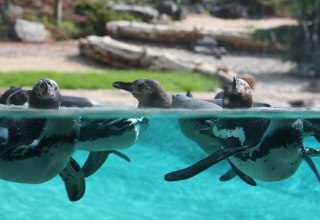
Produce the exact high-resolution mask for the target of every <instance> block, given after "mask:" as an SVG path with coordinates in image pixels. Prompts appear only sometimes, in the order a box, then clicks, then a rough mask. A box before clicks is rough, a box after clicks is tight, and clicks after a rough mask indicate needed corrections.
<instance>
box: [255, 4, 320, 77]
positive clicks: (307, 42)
mask: <svg viewBox="0 0 320 220" xmlns="http://www.w3.org/2000/svg"><path fill="white" fill-rule="evenodd" d="M269 2H271V3H273V4H277V5H286V6H287V7H288V8H289V9H290V12H291V15H292V16H293V17H294V18H296V19H297V20H298V22H299V24H298V25H297V26H295V27H290V28H287V32H285V31H281V32H280V33H278V34H276V36H277V39H276V40H277V41H278V42H280V43H281V44H282V45H283V50H282V57H283V58H284V59H285V60H292V61H294V62H297V64H298V73H301V74H303V75H308V76H320V62H319V60H320V0H306V1H299V0H295V1H289V0H270V1H269ZM282 29H285V28H282ZM279 30H281V29H278V31H279ZM269 31H276V30H269ZM269 33H276V32H269ZM267 35H268V34H267V33H266V32H265V33H263V34H262V32H261V31H260V33H259V32H256V34H255V36H256V37H258V38H260V39H261V37H262V39H263V37H266V36H267Z"/></svg>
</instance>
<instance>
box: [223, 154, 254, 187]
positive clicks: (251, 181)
mask: <svg viewBox="0 0 320 220" xmlns="http://www.w3.org/2000/svg"><path fill="white" fill-rule="evenodd" d="M228 162H229V164H230V165H231V167H232V169H233V171H234V172H235V173H236V174H237V175H238V176H239V177H240V179H242V180H243V181H244V182H245V183H247V184H249V185H250V186H256V185H257V183H256V181H255V180H254V179H253V178H252V177H250V176H248V175H247V174H245V173H243V172H242V171H241V170H240V169H239V168H238V167H236V166H235V165H234V164H233V163H232V162H231V161H230V160H228Z"/></svg>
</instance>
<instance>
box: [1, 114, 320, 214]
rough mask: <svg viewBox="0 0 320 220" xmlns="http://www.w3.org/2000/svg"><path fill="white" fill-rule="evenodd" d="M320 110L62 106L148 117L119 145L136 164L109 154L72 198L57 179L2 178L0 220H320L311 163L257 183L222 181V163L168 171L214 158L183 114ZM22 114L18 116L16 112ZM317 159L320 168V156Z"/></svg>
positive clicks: (81, 157) (79, 155) (79, 156)
mask: <svg viewBox="0 0 320 220" xmlns="http://www.w3.org/2000/svg"><path fill="white" fill-rule="evenodd" d="M319 112H320V109H298V110H292V109H291V110H290V111H289V109H275V110H272V111H270V110H265V111H262V110H259V111H254V110H252V111H246V112H245V113H244V112H242V111H236V110H235V111H224V112H222V111H220V112H219V111H218V112H198V111H197V112H191V111H179V110H176V111H160V110H159V111H156V110H155V111H151V110H148V111H143V110H142V111H137V110H133V111H129V110H127V111H118V110H114V109H104V108H100V109H92V110H89V109H88V110H86V109H84V110H81V111H80V110H79V111H78V110H76V109H73V110H72V109H71V110H69V109H68V110H63V109H62V112H60V114H58V117H70V116H72V117H75V118H77V117H86V118H91V119H101V118H115V117H124V118H130V117H141V116H145V117H147V118H148V119H149V124H148V128H147V129H146V130H145V131H144V132H143V133H142V134H140V135H139V139H138V140H137V142H136V143H135V144H134V145H133V146H131V147H129V148H128V149H121V150H119V151H120V152H121V153H123V154H125V155H126V156H128V157H129V158H130V162H127V161H125V160H123V159H122V158H120V157H117V156H116V155H113V154H111V155H109V157H108V159H107V160H106V162H105V163H104V164H103V166H102V167H101V168H100V169H99V170H98V171H97V172H96V173H94V174H93V175H91V176H89V177H87V178H85V181H86V191H85V194H84V196H83V197H82V198H81V199H80V200H79V201H76V202H71V201H69V199H68V196H67V194H66V190H65V186H64V184H63V182H62V180H61V178H59V177H58V176H57V177H55V178H53V179H51V180H50V181H48V182H45V183H42V184H20V183H14V182H9V181H5V180H0V195H1V196H2V199H1V201H0V207H1V213H0V218H1V219H5V220H7V219H8V220H9V219H10V220H13V219H24V220H29V219H30V220H31V219H42V220H46V219H53V218H55V219H61V220H63V219H88V218H91V219H96V220H100V219H101V220H102V219H104V220H105V219H175V220H182V219H216V218H217V219H230V220H231V219H239V218H245V219H258V218H261V219H311V220H312V219H318V216H319V215H320V209H319V207H318V206H319V203H320V197H319V195H320V184H319V182H318V180H317V178H316V176H315V175H314V173H313V172H312V170H311V169H310V168H309V166H308V165H307V163H306V162H305V161H302V162H301V164H300V166H299V167H298V169H297V171H296V172H295V173H294V174H293V175H292V176H290V177H289V178H287V179H284V180H281V181H275V182H264V181H260V180H256V182H257V186H255V187H254V186H250V185H248V184H246V183H245V182H244V181H242V180H241V179H240V178H239V177H235V178H233V179H231V180H229V181H226V182H221V181H220V180H219V178H220V176H221V175H222V174H224V173H225V172H226V171H228V169H229V165H228V164H227V162H225V161H222V162H220V163H217V164H216V165H214V166H213V167H211V168H209V169H208V170H206V171H204V172H202V173H200V174H199V175H197V176H194V177H193V178H190V179H187V180H183V181H177V182H167V181H165V180H164V176H165V174H167V173H169V172H172V171H174V170H179V169H182V168H185V167H188V166H190V165H192V164H194V163H195V162H197V161H199V160H201V159H203V158H205V157H207V156H208V155H207V154H206V153H205V152H204V151H203V150H202V149H201V148H200V147H199V146H198V145H197V144H196V143H195V142H192V141H191V140H189V139H188V138H187V137H186V136H184V135H183V133H182V131H181V128H180V127H179V122H178V121H179V119H181V118H188V117H193V118H214V119H216V118H224V117H226V118H231V119H234V120H238V119H239V118H248V117H249V118H252V117H255V118H264V119H265V118H267V119H270V120H273V119H276V118H277V119H279V118H280V119H287V118H290V119H300V118H320V114H319ZM17 115H19V116H17ZM0 116H1V117H17V118H19V117H21V118H23V117H28V118H33V117H35V118H37V117H48V118H50V117H53V116H54V117H57V112H55V111H52V112H50V113H48V112H33V111H30V110H27V111H20V110H17V111H11V110H10V111H8V112H6V111H2V112H1V113H0ZM303 145H304V146H306V147H310V148H315V149H320V143H319V142H318V141H317V140H316V139H315V138H314V137H312V136H308V137H307V136H306V137H305V138H304V140H303ZM87 156H88V152H87V151H83V150H76V151H75V153H74V155H73V158H74V159H75V160H76V161H77V162H78V163H79V164H80V165H83V163H84V162H85V161H86V159H87ZM314 163H315V164H316V165H317V166H318V167H319V165H320V158H317V157H315V158H314Z"/></svg>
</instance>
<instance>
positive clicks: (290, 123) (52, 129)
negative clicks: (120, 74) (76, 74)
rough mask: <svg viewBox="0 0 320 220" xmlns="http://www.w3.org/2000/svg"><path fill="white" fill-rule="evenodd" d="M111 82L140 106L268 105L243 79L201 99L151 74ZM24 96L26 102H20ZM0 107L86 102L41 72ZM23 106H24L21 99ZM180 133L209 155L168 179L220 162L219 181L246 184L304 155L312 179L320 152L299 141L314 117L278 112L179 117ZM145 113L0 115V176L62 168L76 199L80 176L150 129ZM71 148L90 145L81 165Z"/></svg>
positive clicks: (319, 125) (278, 176)
mask: <svg viewBox="0 0 320 220" xmlns="http://www.w3.org/2000/svg"><path fill="white" fill-rule="evenodd" d="M113 87H115V88H117V89H122V90H126V91H128V92H130V93H131V94H132V95H133V96H134V97H135V98H136V99H137V100H138V103H139V104H138V108H165V109H169V108H170V109H172V108H173V109H190V110H192V111H193V110H203V109H207V110H213V111H223V110H224V109H249V108H268V107H270V105H268V104H266V103H258V102H253V100H252V93H251V89H250V87H249V85H248V84H247V83H246V82H245V81H244V80H242V79H240V78H234V79H233V80H231V81H230V82H228V83H227V84H226V85H225V87H224V92H223V94H222V98H216V99H213V100H200V99H195V98H193V97H191V96H192V95H191V94H188V95H173V96H171V95H169V94H168V93H167V92H166V91H165V90H164V89H163V88H162V86H161V85H160V84H159V83H158V82H157V81H155V80H151V79H138V80H135V81H133V82H120V81H117V82H114V83H113ZM26 103H28V105H27V106H28V107H25V104H26ZM0 104H1V106H2V108H4V109H6V108H7V106H8V105H19V106H21V107H20V108H21V109H25V108H31V109H49V110H58V109H59V108H60V107H70V106H73V107H92V106H95V104H94V103H93V102H91V101H90V100H89V99H87V98H84V97H73V96H63V95H61V94H60V90H59V87H58V85H57V83H56V82H54V81H53V80H50V79H41V80H39V81H38V82H36V84H35V85H34V87H33V88H32V90H27V89H24V88H18V87H11V88H9V89H8V90H7V91H6V92H5V93H4V94H3V95H2V97H0ZM22 105H24V106H22ZM178 120H179V127H180V130H181V131H182V133H183V134H184V135H185V136H186V137H187V138H188V139H190V140H191V141H193V142H195V143H196V144H198V145H199V147H200V148H201V149H202V150H203V151H205V152H206V153H207V154H208V156H207V157H206V158H204V159H202V160H200V161H198V162H196V163H195V164H193V165H191V166H190V167H187V168H184V169H181V170H178V171H174V172H171V173H168V174H166V175H165V177H164V178H165V180H166V181H178V180H183V179H188V178H191V177H193V176H195V175H197V174H199V173H201V172H202V171H204V170H206V169H208V168H209V167H211V166H213V165H215V164H217V163H218V162H220V161H227V163H228V164H229V165H230V170H229V171H228V172H227V173H225V174H223V175H222V176H221V177H220V180H221V181H227V180H230V179H232V178H234V177H236V176H238V177H240V178H241V179H242V180H243V181H244V182H246V183H247V184H249V185H252V186H255V185H256V181H255V180H261V181H280V180H283V179H286V178H288V177H290V176H291V175H293V174H294V173H295V171H296V170H297V169H298V167H299V165H300V164H301V162H302V161H303V160H305V161H306V162H307V163H308V165H309V166H310V168H311V169H312V171H313V172H314V174H315V175H316V177H317V179H318V180H319V181H320V175H319V173H318V170H317V168H316V165H315V164H314V162H313V160H312V157H314V156H319V155H320V151H319V150H317V149H313V148H308V147H305V146H304V145H303V139H304V137H306V136H314V137H315V138H316V139H317V140H318V141H320V119H307V120H305V119H279V118H272V119H270V118H224V117H222V118H212V117H207V118H193V117H190V118H186V117H184V118H180V119H178ZM148 125H149V119H148V117H132V118H112V119H110V118H106V119H91V118H85V117H74V118H73V117H68V118H66V117H58V116H57V117H49V118H38V117H36V118H20V117H19V118H12V117H0V178H1V179H3V180H7V181H12V182H18V183H32V184H35V183H42V182H46V181H48V180H50V179H52V178H53V177H55V176H57V175H60V177H61V178H62V180H63V181H64V183H65V186H66V190H67V193H68V197H69V199H70V200H71V201H77V200H79V199H81V198H82V196H83V195H84V193H85V177H88V176H90V175H92V174H93V173H95V172H96V171H97V170H98V169H99V168H100V167H101V166H102V165H103V163H104V162H105V160H106V159H107V157H108V156H109V155H110V153H114V154H116V155H118V156H120V157H121V158H123V159H125V160H127V161H130V159H129V158H128V157H127V156H126V155H124V154H122V153H120V152H119V151H117V150H118V149H123V148H128V147H130V146H132V145H134V144H135V143H136V141H137V140H138V139H139V137H140V135H141V134H142V133H144V131H145V130H146V129H147V128H148ZM76 150H85V151H89V156H88V159H87V161H86V162H85V163H84V165H83V166H82V167H80V166H79V165H78V163H77V162H76V161H75V160H74V159H73V158H72V155H73V154H74V152H75V151H76Z"/></svg>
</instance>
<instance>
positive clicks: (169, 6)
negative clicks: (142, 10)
mask: <svg viewBox="0 0 320 220" xmlns="http://www.w3.org/2000/svg"><path fill="white" fill-rule="evenodd" d="M156 9H157V10H158V12H159V13H160V14H167V15H169V16H171V17H172V16H173V14H174V13H175V12H176V11H177V10H178V7H177V4H176V3H175V2H174V1H171V0H165V1H159V2H158V3H157V4H156Z"/></svg>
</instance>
